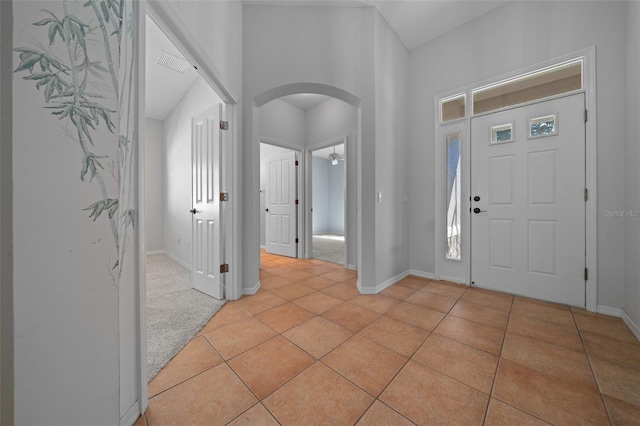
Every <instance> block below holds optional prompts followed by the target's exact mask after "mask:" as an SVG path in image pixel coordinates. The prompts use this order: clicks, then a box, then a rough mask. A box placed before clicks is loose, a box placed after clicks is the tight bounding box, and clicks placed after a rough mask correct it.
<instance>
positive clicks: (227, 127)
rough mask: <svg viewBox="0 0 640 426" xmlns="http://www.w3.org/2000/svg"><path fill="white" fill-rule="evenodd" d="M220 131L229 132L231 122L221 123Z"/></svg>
mask: <svg viewBox="0 0 640 426" xmlns="http://www.w3.org/2000/svg"><path fill="white" fill-rule="evenodd" d="M220 130H229V122H228V121H220Z"/></svg>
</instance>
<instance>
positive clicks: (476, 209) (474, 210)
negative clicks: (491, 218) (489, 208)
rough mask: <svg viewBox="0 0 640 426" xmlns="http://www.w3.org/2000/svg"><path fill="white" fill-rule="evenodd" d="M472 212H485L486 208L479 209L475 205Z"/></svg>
mask: <svg viewBox="0 0 640 426" xmlns="http://www.w3.org/2000/svg"><path fill="white" fill-rule="evenodd" d="M473 212H474V213H475V214H478V213H481V212H486V210H480V208H478V207H476V208H475V209H473Z"/></svg>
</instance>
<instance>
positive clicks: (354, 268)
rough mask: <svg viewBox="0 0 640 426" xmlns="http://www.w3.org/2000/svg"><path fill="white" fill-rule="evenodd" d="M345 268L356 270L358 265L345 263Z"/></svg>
mask: <svg viewBox="0 0 640 426" xmlns="http://www.w3.org/2000/svg"><path fill="white" fill-rule="evenodd" d="M346 268H347V269H351V270H352V271H357V270H358V267H357V266H356V265H347V266H346Z"/></svg>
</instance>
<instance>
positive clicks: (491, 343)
mask: <svg viewBox="0 0 640 426" xmlns="http://www.w3.org/2000/svg"><path fill="white" fill-rule="evenodd" d="M433 332H434V333H436V334H439V335H441V336H445V337H449V338H450V339H453V340H457V341H458V342H460V343H464V344H465V345H469V346H473V347H474V348H477V349H480V350H483V351H485V352H489V353H491V354H493V355H500V348H501V347H502V340H503V338H504V331H503V330H500V329H498V328H494V327H489V326H486V325H484V324H479V323H476V322H473V321H468V320H466V319H462V318H458V317H454V316H451V315H448V316H447V317H446V318H445V319H444V320H442V322H441V323H440V325H438V326H437V327H436V329H435V330H433Z"/></svg>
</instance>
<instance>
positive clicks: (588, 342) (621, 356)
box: [580, 331, 640, 369]
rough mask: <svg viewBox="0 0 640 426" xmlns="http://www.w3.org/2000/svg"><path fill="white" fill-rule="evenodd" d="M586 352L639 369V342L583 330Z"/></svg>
mask: <svg viewBox="0 0 640 426" xmlns="http://www.w3.org/2000/svg"><path fill="white" fill-rule="evenodd" d="M580 334H581V335H582V341H583V342H584V346H585V349H586V351H587V354H588V355H590V356H597V357H599V358H603V359H606V360H608V361H611V362H613V363H616V364H621V365H625V366H628V367H636V368H639V369H640V343H632V342H627V341H626V340H618V339H611V338H609V337H606V336H602V335H600V334H593V333H588V332H586V331H583V332H581V333H580Z"/></svg>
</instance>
